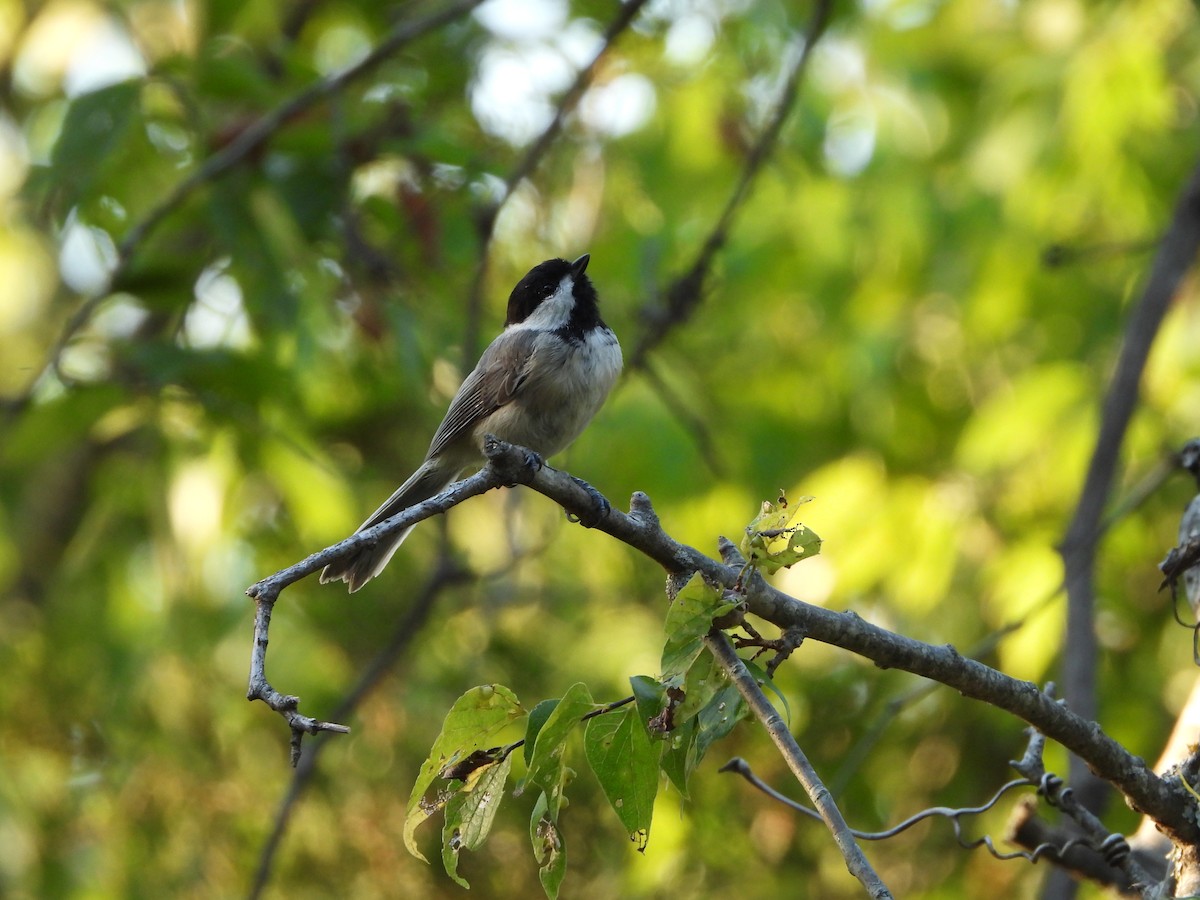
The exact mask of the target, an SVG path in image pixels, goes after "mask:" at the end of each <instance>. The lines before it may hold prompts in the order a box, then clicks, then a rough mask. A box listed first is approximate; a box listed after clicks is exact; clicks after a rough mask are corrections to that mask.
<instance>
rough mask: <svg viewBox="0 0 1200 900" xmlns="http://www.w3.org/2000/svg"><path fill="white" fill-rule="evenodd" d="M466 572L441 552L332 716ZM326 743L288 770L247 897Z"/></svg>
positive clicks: (391, 659)
mask: <svg viewBox="0 0 1200 900" xmlns="http://www.w3.org/2000/svg"><path fill="white" fill-rule="evenodd" d="M468 574H469V573H468V572H467V571H466V570H465V569H463V568H461V567H459V566H458V565H457V564H456V563H455V562H454V560H453V559H452V558H451V557H450V556H449V554H447V553H445V552H443V553H442V555H441V557H440V559H439V561H438V564H437V566H436V567H435V568H434V570H433V573H432V574H431V575H430V576H429V578H428V579H426V581H425V584H424V585H423V586H422V587H421V589H420V590H419V591H418V592H417V595H416V598H415V599H414V600H413V603H412V605H411V606H410V607H409V608H408V611H407V612H406V613H405V614H404V615H403V616H402V617H401V619H400V621H399V622H398V623H397V625H396V628H395V630H394V631H393V632H392V636H391V638H390V639H389V640H388V642H387V644H386V645H385V646H384V648H383V649H382V650H380V651H379V653H378V654H377V655H376V657H375V659H374V660H372V662H371V664H370V665H368V666H367V668H366V669H364V670H363V672H362V673H361V674H360V675H359V678H358V681H357V682H356V683H355V685H354V686H353V687H352V688H351V689H350V691H349V692H348V693H347V694H346V696H345V697H343V698H342V700H341V702H340V703H338V705H337V706H336V707H335V708H334V710H333V712H332V713H331V716H332V717H333V718H334V719H343V718H348V717H349V716H350V715H351V714H353V712H354V711H355V710H356V709H357V708H358V707H359V705H360V704H361V703H362V701H363V700H364V699H365V698H366V697H367V696H368V695H369V694H370V693H371V691H373V690H374V689H375V688H376V687H377V686H378V685H379V683H380V682H381V681H382V680H383V676H384V675H385V674H386V673H388V672H390V671H391V670H392V669H393V668H395V666H396V663H397V662H398V661H399V659H400V658H401V656H402V655H403V653H404V651H405V650H406V649H407V648H408V646H409V645H410V644H411V643H412V641H413V639H414V638H415V637H416V636H417V634H418V632H419V631H420V629H421V627H422V626H423V625H424V624H425V622H426V620H427V619H428V618H429V613H430V612H431V611H432V609H433V606H434V602H435V601H436V600H437V598H438V596H439V595H440V594H441V592H442V591H443V590H445V589H446V588H448V587H450V586H451V585H454V584H458V583H460V582H462V581H463V580H464V579H466V578H467V577H468ZM327 745H328V741H327V740H323V739H318V740H316V741H314V742H312V743H311V744H309V745H308V749H307V750H306V751H305V752H303V753H302V754H301V756H300V763H299V765H297V766H296V771H295V772H294V773H293V774H292V781H291V784H289V785H288V791H287V794H286V795H285V796H284V798H283V800H282V801H281V802H280V804H279V809H278V810H277V811H276V813H275V823H274V825H273V827H272V828H271V834H270V835H269V836H268V838H267V841H266V843H265V844H263V848H262V851H261V852H260V853H259V857H258V866H257V868H256V869H255V873H254V883H253V884H252V885H251V888H250V892H249V897H250V900H255V898H257V897H260V896H261V895H262V892H263V891H264V890H265V889H266V886H267V884H268V882H269V881H270V878H271V870H272V868H273V866H274V864H275V855H276V854H277V853H278V851H279V848H280V846H281V845H282V843H283V837H284V834H285V833H286V832H287V827H288V824H289V823H290V822H291V816H292V812H293V811H294V810H295V808H296V804H297V803H298V802H299V800H300V797H301V796H302V795H303V793H304V791H305V789H306V788H307V787H308V785H309V784H310V783H311V781H312V777H313V775H315V774H316V771H317V760H318V759H319V757H320V755H321V751H322V750H324V748H325V747H326V746H327Z"/></svg>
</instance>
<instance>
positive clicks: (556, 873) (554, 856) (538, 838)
mask: <svg viewBox="0 0 1200 900" xmlns="http://www.w3.org/2000/svg"><path fill="white" fill-rule="evenodd" d="M529 840H530V841H531V842H532V843H533V855H534V857H535V858H536V859H537V861H538V864H539V865H540V868H539V869H538V878H539V879H540V880H541V882H542V890H544V891H545V892H546V896H547V897H548V898H550V900H555V898H556V897H557V896H558V889H559V887H560V886H561V885H562V880H563V876H564V875H566V874H567V845H566V842H565V841H564V840H563V835H562V832H561V831H559V830H558V824H557V822H555V821H554V819H552V818H551V817H550V813H549V800H547V798H546V795H545V794H544V793H543V794H539V795H538V800H537V803H535V804H534V805H533V815H532V816H530V818H529Z"/></svg>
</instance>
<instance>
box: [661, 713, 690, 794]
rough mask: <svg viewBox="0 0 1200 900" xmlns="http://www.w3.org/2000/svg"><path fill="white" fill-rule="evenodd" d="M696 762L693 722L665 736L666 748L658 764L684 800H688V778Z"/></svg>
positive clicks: (686, 723)
mask: <svg viewBox="0 0 1200 900" xmlns="http://www.w3.org/2000/svg"><path fill="white" fill-rule="evenodd" d="M696 761H697V760H696V722H695V720H693V721H690V722H685V723H684V724H683V725H682V726H680V727H679V728H676V729H675V730H674V731H672V732H670V733H669V734H667V735H666V748H665V749H664V750H663V754H662V758H661V760H660V762H659V765H660V767H661V768H662V770H663V772H665V773H666V775H667V777H668V778H669V779H671V784H673V785H675V790H677V791H679V794H680V796H682V797H683V798H684V799H685V800H686V799H687V798H688V788H687V784H688V778H689V777H691V774H692V770H693V769H695V768H696Z"/></svg>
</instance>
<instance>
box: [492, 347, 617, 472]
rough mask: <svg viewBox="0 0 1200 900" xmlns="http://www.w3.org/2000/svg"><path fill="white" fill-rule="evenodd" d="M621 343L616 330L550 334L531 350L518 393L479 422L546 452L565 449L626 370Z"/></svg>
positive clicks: (503, 436) (513, 440)
mask: <svg viewBox="0 0 1200 900" xmlns="http://www.w3.org/2000/svg"><path fill="white" fill-rule="evenodd" d="M621 363H622V359H621V345H620V344H619V343H618V342H617V337H616V335H615V334H613V333H612V331H610V330H607V329H605V330H603V331H596V332H591V333H589V334H587V335H585V336H584V337H582V338H581V339H579V340H577V341H564V340H562V339H561V338H559V337H557V336H555V335H553V334H547V335H546V336H545V337H542V338H539V340H538V343H537V346H536V347H535V348H534V351H533V353H532V354H531V356H530V360H529V365H528V367H527V370H526V371H527V375H526V377H525V380H524V382H523V383H522V385H521V388H520V390H519V391H518V392H517V395H516V396H515V397H514V398H513V401H512V402H511V403H509V404H508V405H506V406H504V407H501V408H500V409H498V410H496V412H494V413H492V414H491V415H490V416H488V417H487V418H485V419H484V420H483V421H482V422H480V423H479V426H478V427H477V428H476V435H477V436H478V437H480V438H481V437H482V436H483V435H484V434H487V433H491V434H495V435H496V436H497V437H499V438H501V439H503V440H506V441H509V442H511V443H514V444H520V445H521V446H524V447H528V448H530V449H531V450H534V451H536V452H538V453H540V454H542V455H543V456H553V455H554V454H555V453H558V452H559V451H560V450H563V449H565V448H566V447H567V445H569V444H570V443H571V442H572V441H573V440H575V438H577V437H578V436H579V434H580V432H582V431H583V429H584V428H585V427H586V426H587V424H588V422H590V421H591V419H592V417H593V416H594V415H595V414H596V412H597V411H598V410H599V409H600V406H601V405H602V404H603V403H604V399H605V398H606V397H607V396H608V392H609V391H610V390H612V386H613V385H614V384H615V383H616V380H617V376H618V375H620V373H621Z"/></svg>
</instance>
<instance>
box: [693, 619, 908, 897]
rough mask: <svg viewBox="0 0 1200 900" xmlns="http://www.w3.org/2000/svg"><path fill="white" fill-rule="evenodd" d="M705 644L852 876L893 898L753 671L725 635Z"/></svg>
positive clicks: (716, 635)
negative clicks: (809, 803) (776, 751)
mask: <svg viewBox="0 0 1200 900" xmlns="http://www.w3.org/2000/svg"><path fill="white" fill-rule="evenodd" d="M704 644H705V646H707V647H708V649H709V652H710V653H712V655H713V657H714V658H715V659H716V661H717V662H718V663H719V664H720V666H721V668H722V669H724V670H725V672H726V674H727V675H729V678H730V680H731V681H732V682H733V683H734V685H736V686H737V689H738V692H739V693H740V694H741V695H742V697H743V698H745V700H746V703H747V704H748V705H749V706H750V710H751V711H752V712H753V713H754V715H755V717H756V718H757V719H758V721H759V722H761V723H762V726H763V728H765V729H766V730H767V734H769V735H770V736H771V740H772V741H773V742H774V744H775V746H776V747H777V748H778V749H779V752H780V753H781V754H783V758H784V761H785V762H786V763H787V765H788V768H789V769H791V770H792V774H793V775H795V776H796V779H797V780H798V781H799V782H800V784H801V785H802V786H803V787H804V790H805V792H806V793H807V794H808V797H809V799H810V800H812V803H813V806H815V807H816V808H817V812H818V813H819V814H820V816H821V820H822V821H823V822H824V823H825V827H826V828H828V829H829V831H830V833H832V834H833V841H834V843H835V844H837V846H838V849H839V850H840V851H841V852H842V858H843V859H844V860H845V861H846V867H847V868H848V869H849V870H850V874H852V875H853V876H854V877H855V878H857V879H858V880H859V881H860V882H862V885H863V887H865V888H866V889H867V892H868V893H869V894H870V895H871V896H872V897H875V898H884V897H887V898H890V897H891V896H892V892H891V891H889V890H888V888H887V885H885V884H884V883H883V881H882V880H881V879H880V877H879V875H878V874H876V872H875V870H874V869H873V868H872V867H871V864H870V863H869V862H868V861H867V858H866V856H864V855H863V852H862V848H861V847H859V846H858V843H857V842H856V841H855V840H854V834H853V833H852V831H851V829H850V826H849V825H847V824H846V820H845V819H844V818H842V813H841V810H839V809H838V808H837V804H836V803H834V802H833V797H832V796H831V795H830V793H829V790H828V789H827V788H826V787H825V785H824V784H822V783H821V778H820V776H819V775H817V770H816V769H814V768H813V767H812V763H810V762H809V761H808V757H807V756H805V755H804V751H803V750H801V749H800V745H799V744H798V743H796V738H795V737H793V736H792V733H791V732H790V731H789V730H788V727H787V724H786V723H785V722H784V721H783V717H782V716H780V715H779V713H778V712H776V710H775V707H773V706H772V705H771V701H770V700H768V699H767V697H766V695H765V694H764V693H763V692H762V689H761V688H760V687H759V686H758V682H757V681H756V680H755V679H754V676H753V675H752V674H751V673H750V670H749V669H747V668H746V664H745V663H744V662H742V659H741V657H740V656H738V655H737V652H736V651H735V650H734V649H733V645H732V644H731V643H729V638H728V637H726V635H725V632H723V631H719V630H717V629H715V628H714V629H713V630H712V631H710V632H709V633H708V634H707V635H706V636H705V638H704Z"/></svg>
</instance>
